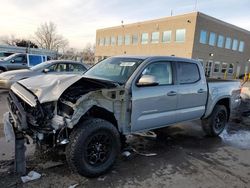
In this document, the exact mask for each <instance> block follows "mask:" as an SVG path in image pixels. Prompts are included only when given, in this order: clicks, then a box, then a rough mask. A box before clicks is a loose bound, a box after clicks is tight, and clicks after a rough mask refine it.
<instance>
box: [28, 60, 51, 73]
mask: <svg viewBox="0 0 250 188" xmlns="http://www.w3.org/2000/svg"><path fill="white" fill-rule="evenodd" d="M48 64H49V63H48V61H45V62H42V63H39V64H37V65H35V66H34V67H31V68H30V70H34V71H37V70H41V69H45V68H46V66H47V65H48Z"/></svg>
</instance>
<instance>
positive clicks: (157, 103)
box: [131, 61, 178, 132]
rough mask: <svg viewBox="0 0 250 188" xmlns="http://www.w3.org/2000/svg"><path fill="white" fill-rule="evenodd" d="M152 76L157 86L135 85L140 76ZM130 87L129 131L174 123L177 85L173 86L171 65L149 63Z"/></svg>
mask: <svg viewBox="0 0 250 188" xmlns="http://www.w3.org/2000/svg"><path fill="white" fill-rule="evenodd" d="M145 74H146V75H153V76H155V77H156V79H157V82H158V83H159V85H157V86H144V87H142V86H140V87H138V86H137V85H136V83H137V82H138V80H139V79H140V77H141V76H142V75H145ZM136 83H134V84H133V85H132V116H131V131H132V132H134V131H141V130H147V129H154V128H158V127H161V126H164V125H167V124H171V123H174V122H175V121H176V113H175V110H176V107H177V89H178V88H177V85H175V84H174V71H173V67H172V63H171V62H168V61H160V62H152V63H150V64H149V65H148V66H147V67H146V68H145V69H144V70H143V71H142V72H141V74H140V75H139V76H138V77H137V78H136Z"/></svg>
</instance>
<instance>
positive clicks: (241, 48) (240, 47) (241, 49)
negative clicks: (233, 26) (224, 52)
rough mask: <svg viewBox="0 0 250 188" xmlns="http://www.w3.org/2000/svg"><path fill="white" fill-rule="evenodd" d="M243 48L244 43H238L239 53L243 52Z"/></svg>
mask: <svg viewBox="0 0 250 188" xmlns="http://www.w3.org/2000/svg"><path fill="white" fill-rule="evenodd" d="M244 47H245V42H244V41H240V44H239V52H244Z"/></svg>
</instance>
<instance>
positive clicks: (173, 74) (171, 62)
mask: <svg viewBox="0 0 250 188" xmlns="http://www.w3.org/2000/svg"><path fill="white" fill-rule="evenodd" d="M156 63H169V64H170V66H171V72H172V83H171V84H161V85H160V84H159V85H156V86H137V83H138V81H139V80H140V78H141V77H142V73H143V71H144V70H145V69H146V68H147V67H148V66H150V65H152V64H156ZM174 64H175V62H173V61H169V60H158V61H152V62H150V63H148V64H147V65H145V67H143V68H142V70H141V71H140V72H139V73H138V76H137V77H136V79H135V82H134V85H135V86H136V87H137V88H143V87H161V86H172V85H176V76H175V75H176V68H175V65H174Z"/></svg>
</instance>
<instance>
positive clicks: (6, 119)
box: [3, 112, 15, 142]
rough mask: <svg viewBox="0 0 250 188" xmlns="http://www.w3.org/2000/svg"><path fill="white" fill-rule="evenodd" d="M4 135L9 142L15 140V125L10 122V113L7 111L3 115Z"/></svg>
mask: <svg viewBox="0 0 250 188" xmlns="http://www.w3.org/2000/svg"><path fill="white" fill-rule="evenodd" d="M3 125H4V135H5V139H6V141H7V142H10V141H13V140H15V133H14V129H13V125H12V123H11V122H10V113H9V112H6V113H5V114H4V115H3Z"/></svg>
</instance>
